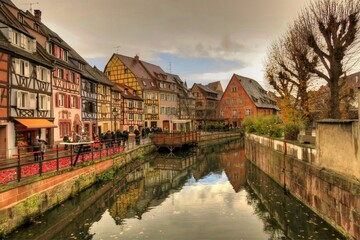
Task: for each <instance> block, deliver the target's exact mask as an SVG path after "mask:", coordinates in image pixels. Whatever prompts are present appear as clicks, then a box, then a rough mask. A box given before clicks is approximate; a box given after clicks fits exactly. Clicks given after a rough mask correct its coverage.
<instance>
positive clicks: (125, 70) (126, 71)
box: [124, 68, 146, 85]
mask: <svg viewBox="0 0 360 240" xmlns="http://www.w3.org/2000/svg"><path fill="white" fill-rule="evenodd" d="M128 72H129V69H127V68H125V69H124V73H125V74H126V73H128ZM143 82H144V81H143ZM144 85H146V84H144Z"/></svg>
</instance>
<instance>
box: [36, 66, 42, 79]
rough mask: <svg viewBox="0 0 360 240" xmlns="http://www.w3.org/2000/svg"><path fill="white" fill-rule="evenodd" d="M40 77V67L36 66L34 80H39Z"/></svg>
mask: <svg viewBox="0 0 360 240" xmlns="http://www.w3.org/2000/svg"><path fill="white" fill-rule="evenodd" d="M40 75H41V68H40V66H36V79H40V77H41V76H40Z"/></svg>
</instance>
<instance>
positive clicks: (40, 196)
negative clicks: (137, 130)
mask: <svg viewBox="0 0 360 240" xmlns="http://www.w3.org/2000/svg"><path fill="white" fill-rule="evenodd" d="M154 150H155V147H154V146H153V145H142V146H139V147H137V148H135V149H132V150H130V151H127V152H125V153H119V154H117V155H113V156H109V157H108V158H106V159H102V160H101V161H100V160H99V161H96V162H94V163H93V164H91V165H89V166H81V165H79V166H76V167H73V168H70V169H67V170H63V171H61V172H57V173H51V174H46V175H43V176H41V177H36V178H32V179H29V180H27V181H26V180H25V181H22V182H19V183H13V184H9V185H7V189H8V190H6V191H2V192H0V236H1V235H5V234H7V233H10V232H11V231H13V230H14V229H16V228H17V227H19V226H20V225H22V224H24V223H25V222H27V221H28V220H30V219H33V218H35V217H36V216H38V215H40V214H41V213H43V212H45V211H47V210H49V209H51V208H53V207H54V206H56V205H58V204H60V203H62V202H64V201H65V200H67V199H68V198H69V197H71V196H73V195H75V194H77V193H79V192H81V191H82V190H84V189H85V188H87V187H89V186H91V185H92V184H94V183H95V181H96V176H97V175H99V174H102V173H104V172H106V171H109V170H110V169H113V168H118V167H120V166H123V165H125V164H127V163H129V162H131V161H132V160H133V159H135V158H136V157H137V156H139V155H145V154H147V153H150V152H153V151H154Z"/></svg>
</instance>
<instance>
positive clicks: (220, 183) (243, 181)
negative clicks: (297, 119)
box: [8, 141, 345, 240]
mask: <svg viewBox="0 0 360 240" xmlns="http://www.w3.org/2000/svg"><path fill="white" fill-rule="evenodd" d="M244 155H245V154H244V148H243V143H242V142H241V141H230V142H226V143H224V144H221V145H219V144H216V145H211V146H206V147H199V148H197V149H194V150H193V151H191V152H187V153H176V154H175V155H169V154H165V153H162V154H152V155H149V156H145V157H143V158H139V159H138V160H137V161H136V162H134V163H132V164H129V165H127V166H126V167H124V168H122V169H119V171H118V172H117V174H116V175H115V178H113V179H112V180H111V181H108V182H106V183H101V184H98V185H97V186H93V187H91V188H89V189H87V190H86V191H84V192H83V193H81V194H79V195H78V196H74V197H73V198H72V199H70V200H68V201H66V202H65V203H63V204H62V205H61V206H59V207H56V208H55V209H53V210H51V211H49V212H48V213H46V214H44V215H43V216H41V217H39V218H38V219H35V220H33V221H32V223H31V224H28V225H27V226H24V227H22V228H21V229H19V230H17V231H16V232H14V233H13V234H12V235H10V236H8V239H245V240H246V239H254V240H255V239H256V240H260V239H345V238H344V237H343V236H342V235H340V234H339V233H338V232H336V231H335V230H334V229H333V228H332V227H330V226H329V225H328V224H326V223H325V222H324V221H323V220H321V219H320V218H319V217H318V216H316V215H315V214H314V213H312V212H311V211H310V210H309V209H307V208H306V207H305V206H304V205H302V204H301V203H300V202H298V201H297V200H296V199H294V198H292V197H291V196H289V195H286V194H284V192H283V190H282V188H281V187H279V186H278V185H277V184H275V183H274V182H273V181H272V180H271V179H269V178H268V177H267V176H266V175H265V174H264V173H262V172H261V171H260V170H259V169H258V168H256V167H255V166H254V165H252V164H251V163H250V162H249V161H246V159H245V156H244ZM105 177H106V176H105Z"/></svg>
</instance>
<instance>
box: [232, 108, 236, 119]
mask: <svg viewBox="0 0 360 240" xmlns="http://www.w3.org/2000/svg"><path fill="white" fill-rule="evenodd" d="M232 116H233V117H237V110H236V109H234V110H233V112H232Z"/></svg>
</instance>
